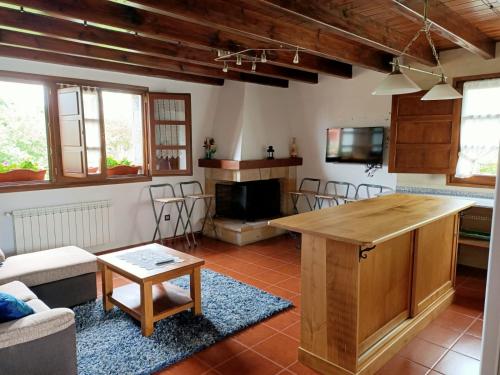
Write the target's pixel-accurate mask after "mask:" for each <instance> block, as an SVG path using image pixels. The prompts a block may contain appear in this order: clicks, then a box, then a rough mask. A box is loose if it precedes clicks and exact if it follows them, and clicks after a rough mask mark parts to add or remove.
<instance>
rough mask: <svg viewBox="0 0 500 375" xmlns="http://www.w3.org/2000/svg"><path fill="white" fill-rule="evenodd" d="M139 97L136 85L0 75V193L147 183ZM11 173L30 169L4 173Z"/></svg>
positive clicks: (141, 98)
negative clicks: (27, 172)
mask: <svg viewBox="0 0 500 375" xmlns="http://www.w3.org/2000/svg"><path fill="white" fill-rule="evenodd" d="M146 97H147V89H146V88H143V87H136V86H127V85H118V84H111V83H109V84H108V83H102V82H86V81H79V80H72V79H66V78H56V77H48V76H40V75H30V74H22V73H11V72H0V163H1V164H0V192H4V191H16V190H32V189H42V188H54V187H56V188H57V187H66V186H82V185H86V184H90V185H92V184H105V183H121V182H135V181H143V180H150V179H151V177H149V175H150V174H151V172H150V171H149V170H148V157H147V153H146V150H147V144H148V129H147V127H146V125H145V121H144V119H145V118H146V117H145V115H146V114H145V111H146V108H145V99H146ZM19 168H25V169H31V170H33V171H31V175H30V176H28V177H26V176H22V175H20V176H19V177H17V175H16V176H14V177H11V175H12V173H7V171H9V170H10V169H19ZM36 171H40V173H38V174H37V176H33V174H34V173H35V172H36ZM25 172H26V171H25ZM7 178H10V180H7Z"/></svg>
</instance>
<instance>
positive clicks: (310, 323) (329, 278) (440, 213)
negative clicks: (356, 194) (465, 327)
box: [270, 194, 474, 375]
mask: <svg viewBox="0 0 500 375" xmlns="http://www.w3.org/2000/svg"><path fill="white" fill-rule="evenodd" d="M473 204H474V202H472V201H468V200H460V199H454V198H447V197H433V196H420V195H406V194H391V195H386V196H381V197H378V198H374V199H367V200H362V201H358V202H354V203H350V204H346V205H341V206H337V207H332V208H327V209H323V210H320V211H313V212H308V213H304V214H300V215H294V216H288V217H284V218H280V219H276V220H272V221H271V222H270V225H272V226H276V227H280V228H284V229H288V230H291V231H295V232H300V233H302V250H301V251H302V265H301V283H302V302H301V306H302V317H301V339H300V347H299V359H300V361H301V362H302V363H303V364H305V365H307V366H309V367H312V368H314V369H315V370H317V371H319V372H321V373H324V374H339V375H347V374H374V373H375V372H376V371H377V370H378V369H379V368H380V367H382V365H383V364H384V363H385V362H387V361H388V360H389V359H390V358H391V357H392V356H393V355H394V354H395V353H397V352H398V351H399V350H400V349H401V348H402V347H403V346H404V345H405V344H406V343H407V342H408V341H410V340H411V339H412V338H413V337H414V336H415V335H416V334H417V333H418V332H419V331H420V330H422V329H423V328H424V327H425V326H426V325H427V324H428V323H430V321H431V320H432V319H434V318H435V317H436V316H437V315H438V314H439V313H440V312H441V311H442V310H444V309H445V308H446V307H447V306H448V305H449V304H450V303H451V301H452V299H453V295H454V284H455V270H456V251H457V240H458V224H459V212H460V211H462V210H464V209H466V208H468V207H470V206H472V205H473Z"/></svg>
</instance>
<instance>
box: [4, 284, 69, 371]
mask: <svg viewBox="0 0 500 375" xmlns="http://www.w3.org/2000/svg"><path fill="white" fill-rule="evenodd" d="M0 292H4V293H9V294H11V295H13V296H15V297H16V298H18V299H21V300H23V301H25V302H26V303H27V304H28V305H29V306H30V307H31V308H32V309H33V310H34V311H35V313H34V314H31V315H28V316H25V317H24V318H21V319H17V320H13V321H10V322H5V323H0V363H1V365H0V368H1V372H2V374H30V375H46V374H51V375H74V374H75V375H76V373H77V365H76V339H75V317H74V313H73V311H71V310H70V309H67V308H55V309H50V308H49V307H48V306H47V305H46V304H45V303H44V302H43V301H41V300H40V299H38V297H37V296H36V295H35V294H34V293H33V292H32V291H31V290H30V289H29V288H28V287H27V286H26V285H25V284H23V283H22V282H20V281H12V282H9V283H6V284H3V285H0Z"/></svg>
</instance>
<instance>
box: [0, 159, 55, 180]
mask: <svg viewBox="0 0 500 375" xmlns="http://www.w3.org/2000/svg"><path fill="white" fill-rule="evenodd" d="M46 173H47V171H46V170H45V169H40V168H39V167H38V165H37V164H35V163H33V162H31V161H29V160H23V161H21V162H20V163H19V164H17V163H9V162H3V163H2V164H0V182H16V181H41V180H43V179H45V174H46Z"/></svg>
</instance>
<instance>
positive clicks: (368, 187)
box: [354, 184, 394, 201]
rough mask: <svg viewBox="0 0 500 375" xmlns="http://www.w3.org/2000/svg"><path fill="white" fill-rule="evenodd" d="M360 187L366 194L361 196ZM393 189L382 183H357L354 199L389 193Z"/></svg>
mask: <svg viewBox="0 0 500 375" xmlns="http://www.w3.org/2000/svg"><path fill="white" fill-rule="evenodd" d="M361 189H364V190H365V192H366V196H365V197H364V198H362V197H361ZM393 191H394V190H393V189H392V188H390V187H389V186H384V185H374V184H359V185H358V187H357V188H356V194H355V195H354V200H357V201H358V200H361V199H370V198H374V197H377V196H379V195H382V194H383V193H391V192H393Z"/></svg>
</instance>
